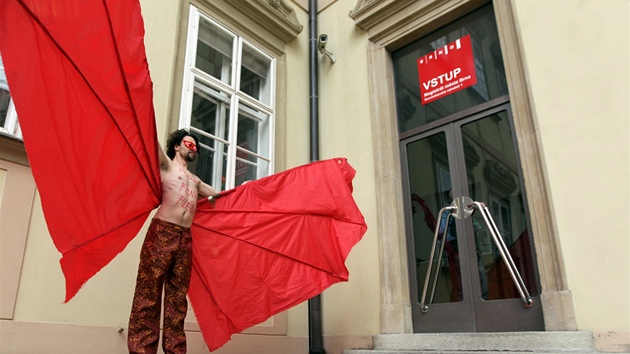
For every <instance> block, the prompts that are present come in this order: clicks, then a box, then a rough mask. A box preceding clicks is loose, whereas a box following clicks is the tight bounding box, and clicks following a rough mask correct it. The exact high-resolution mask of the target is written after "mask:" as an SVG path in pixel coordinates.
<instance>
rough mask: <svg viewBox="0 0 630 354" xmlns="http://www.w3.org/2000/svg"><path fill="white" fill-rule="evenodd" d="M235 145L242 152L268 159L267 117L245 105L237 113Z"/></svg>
mask: <svg viewBox="0 0 630 354" xmlns="http://www.w3.org/2000/svg"><path fill="white" fill-rule="evenodd" d="M237 132H238V133H237V137H236V144H237V145H238V147H240V148H241V149H243V150H247V151H251V152H253V153H255V154H258V155H262V156H263V157H269V134H270V132H269V115H268V114H266V113H264V112H261V111H260V110H255V109H253V108H251V107H249V106H247V105H241V107H240V109H239V111H238V129H237Z"/></svg>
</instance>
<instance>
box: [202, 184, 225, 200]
mask: <svg viewBox="0 0 630 354" xmlns="http://www.w3.org/2000/svg"><path fill="white" fill-rule="evenodd" d="M198 194H199V195H200V196H202V197H212V199H214V198H218V197H219V196H220V194H219V192H217V191H216V189H214V188H212V187H211V186H210V185H209V184H207V183H204V182H203V181H201V180H200V181H199V191H198ZM209 199H210V198H209Z"/></svg>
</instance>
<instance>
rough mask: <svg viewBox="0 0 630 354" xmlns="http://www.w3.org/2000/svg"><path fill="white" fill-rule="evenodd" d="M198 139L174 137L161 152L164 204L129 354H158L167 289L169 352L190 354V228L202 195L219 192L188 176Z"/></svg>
mask: <svg viewBox="0 0 630 354" xmlns="http://www.w3.org/2000/svg"><path fill="white" fill-rule="evenodd" d="M198 153H199V152H198V148H197V138H196V137H194V136H192V135H190V133H189V132H188V131H187V130H184V129H180V130H177V131H175V132H173V133H171V135H170V136H169V139H168V142H167V154H168V156H167V154H165V153H164V151H163V150H162V149H161V148H160V174H161V179H162V204H161V205H160V207H159V208H158V210H157V212H156V214H155V217H154V218H153V220H152V221H151V225H150V226H149V230H148V232H147V236H146V238H145V240H144V244H143V245H142V251H141V253H140V265H139V267H138V277H137V280H136V291H135V294H134V299H133V306H132V309H131V315H130V317H129V334H128V338H127V346H128V348H129V353H157V347H158V341H159V338H160V337H159V335H160V312H161V303H162V289H164V336H163V338H162V348H163V350H164V353H166V354H169V353H185V352H186V334H185V332H184V319H185V317H186V312H187V310H188V301H187V300H186V294H187V292H188V283H189V281H190V271H191V267H192V248H191V235H190V226H191V225H192V222H193V217H194V215H195V208H196V206H197V198H198V196H202V197H208V198H209V199H212V198H217V197H218V196H219V193H218V192H217V191H216V190H215V189H214V188H212V187H211V186H209V185H208V184H206V183H204V182H202V181H201V180H200V179H199V177H197V176H195V175H194V174H192V173H190V172H189V171H188V168H187V167H188V163H189V162H192V161H194V160H195V158H196V157H197V154H198Z"/></svg>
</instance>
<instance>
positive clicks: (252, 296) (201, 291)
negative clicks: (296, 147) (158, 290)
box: [188, 158, 367, 350]
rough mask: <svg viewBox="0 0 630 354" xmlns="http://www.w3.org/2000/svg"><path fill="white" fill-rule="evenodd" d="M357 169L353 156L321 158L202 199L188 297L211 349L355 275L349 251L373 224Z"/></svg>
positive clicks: (193, 229)
mask: <svg viewBox="0 0 630 354" xmlns="http://www.w3.org/2000/svg"><path fill="white" fill-rule="evenodd" d="M354 175H355V171H354V169H353V168H352V167H351V166H350V165H349V164H348V162H347V161H346V159H342V158H338V159H332V160H326V161H320V162H315V163H311V164H309V165H304V166H301V167H297V168H294V169H291V170H288V171H285V172H282V173H279V174H276V175H272V176H270V177H267V178H263V179H260V180H257V181H253V182H250V183H247V184H245V185H243V186H241V187H238V188H236V189H234V190H231V191H228V192H227V194H226V196H225V197H223V198H219V199H218V200H217V201H216V205H213V204H211V203H209V202H201V203H199V206H198V208H197V212H196V214H195V219H194V223H193V227H192V234H193V272H192V274H191V280H190V290H189V291H188V295H189V297H190V300H191V302H192V305H193V308H194V310H195V314H196V316H197V320H198V322H199V325H200V327H201V328H202V329H203V328H208V329H209V330H208V331H203V335H204V339H205V341H206V343H207V344H208V347H209V348H210V349H211V350H214V349H216V348H218V347H220V346H221V345H223V344H224V343H225V342H226V341H227V340H228V339H229V338H230V335H231V334H232V333H237V332H240V331H242V330H244V329H246V328H248V327H251V326H253V325H255V324H258V323H260V322H263V321H265V320H266V319H267V318H269V317H270V316H273V315H274V314H276V313H278V312H281V311H284V310H286V309H288V308H290V307H292V306H294V305H297V304H299V303H301V302H303V301H304V300H307V299H309V298H311V297H313V296H315V295H317V294H319V293H321V292H322V291H323V290H325V289H326V288H328V287H329V286H331V285H332V284H335V283H337V282H340V281H347V280H348V270H347V269H346V267H345V265H344V263H345V260H346V257H347V256H348V253H349V252H350V249H351V248H352V247H353V246H354V245H355V244H356V243H357V242H359V240H360V239H361V237H362V236H363V234H364V233H365V232H366V230H367V227H366V225H365V222H364V219H363V216H362V215H361V212H360V211H359V208H358V207H357V205H356V204H355V202H354V200H353V198H352V178H353V177H354Z"/></svg>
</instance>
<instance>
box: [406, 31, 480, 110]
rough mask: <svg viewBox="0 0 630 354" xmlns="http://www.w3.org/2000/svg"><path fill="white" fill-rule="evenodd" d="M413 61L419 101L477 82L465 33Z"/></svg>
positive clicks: (443, 94) (430, 99)
mask: <svg viewBox="0 0 630 354" xmlns="http://www.w3.org/2000/svg"><path fill="white" fill-rule="evenodd" d="M417 62H418V79H419V80H420V98H421V100H422V104H427V103H429V102H431V101H435V100H437V99H440V98H442V97H445V96H448V95H450V94H452V93H455V92H457V91H459V90H462V89H465V88H466V87H470V86H472V85H474V84H476V83H477V75H476V74H475V58H474V57H473V51H472V45H471V43H470V35H469V34H467V35H465V36H464V37H462V38H460V39H458V40H456V41H454V42H451V43H449V44H447V45H445V46H444V47H441V48H438V49H436V50H434V51H433V52H431V53H429V54H427V55H425V56H423V57H421V58H418V61H417Z"/></svg>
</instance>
